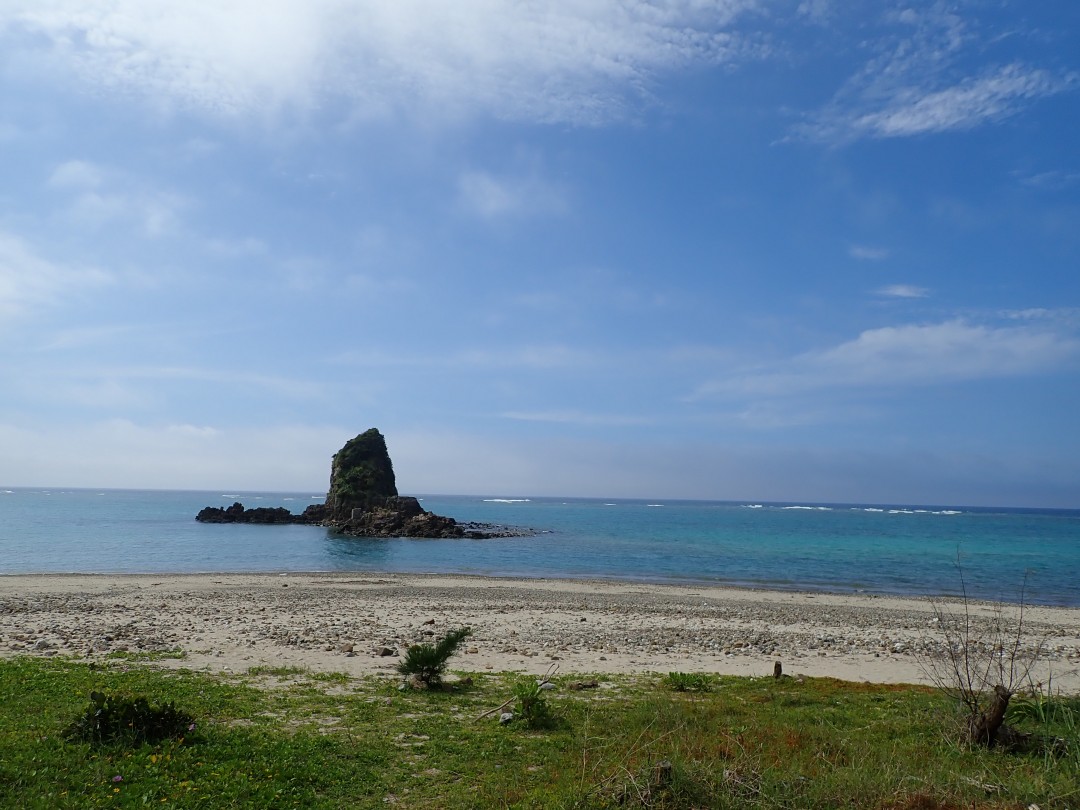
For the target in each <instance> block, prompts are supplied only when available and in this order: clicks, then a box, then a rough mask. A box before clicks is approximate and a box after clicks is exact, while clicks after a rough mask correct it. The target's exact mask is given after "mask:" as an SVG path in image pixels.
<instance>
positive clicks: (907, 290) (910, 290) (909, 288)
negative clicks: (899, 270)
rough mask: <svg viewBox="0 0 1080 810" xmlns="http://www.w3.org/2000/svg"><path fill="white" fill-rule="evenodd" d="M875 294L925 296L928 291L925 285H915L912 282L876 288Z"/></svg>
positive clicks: (899, 296) (892, 296) (910, 296)
mask: <svg viewBox="0 0 1080 810" xmlns="http://www.w3.org/2000/svg"><path fill="white" fill-rule="evenodd" d="M877 294H878V295H884V296H885V297H886V298H926V296H928V295H929V294H930V291H929V290H928V289H926V287H916V286H914V285H913V284H890V285H889V286H888V287H882V288H881V289H879V290H877Z"/></svg>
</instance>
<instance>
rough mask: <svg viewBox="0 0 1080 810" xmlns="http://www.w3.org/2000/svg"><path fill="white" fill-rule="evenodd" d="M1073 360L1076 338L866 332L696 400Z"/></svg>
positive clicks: (964, 327)
mask: <svg viewBox="0 0 1080 810" xmlns="http://www.w3.org/2000/svg"><path fill="white" fill-rule="evenodd" d="M1078 361H1080V338H1078V336H1077V335H1076V334H1075V332H1072V331H1067V330H1063V329H1053V328H1047V327H1046V326H1042V327H1039V326H984V325H975V324H970V323H967V322H966V321H963V320H953V321H946V322H944V323H940V324H929V325H907V326H887V327H883V328H880V329H870V330H867V331H865V332H863V333H862V334H860V335H859V336H858V337H857V338H855V339H854V340H851V341H848V342H846V343H841V344H840V345H838V346H834V347H833V348H830V349H826V350H823V351H817V352H809V353H806V354H803V355H800V356H798V357H794V358H792V359H791V360H789V361H787V362H784V363H781V364H778V365H777V366H775V367H773V368H768V369H762V370H759V371H756V372H752V373H749V374H742V375H734V376H732V377H730V378H727V379H723V380H717V381H714V382H711V383H708V384H706V385H704V386H702V387H700V388H699V389H698V392H697V395H696V398H709V397H732V396H734V397H739V396H787V395H791V394H797V393H800V392H805V391H811V390H819V389H828V388H853V387H855V388H858V387H892V386H911V385H933V384H948V383H951V382H957V381H961V380H974V379H993V378H1002V377H1014V376H1022V375H1029V374H1039V373H1045V372H1050V371H1054V370H1059V369H1061V368H1063V367H1069V366H1073V365H1075V364H1076V363H1077V362H1078Z"/></svg>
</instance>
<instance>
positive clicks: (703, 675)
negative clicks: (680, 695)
mask: <svg viewBox="0 0 1080 810" xmlns="http://www.w3.org/2000/svg"><path fill="white" fill-rule="evenodd" d="M715 681H716V679H715V678H714V677H713V676H712V675H710V674H708V673H707V672H669V673H668V674H667V678H666V682H667V685H668V687H670V688H671V689H674V690H675V691H676V692H708V691H709V690H710V689H712V687H713V683H715Z"/></svg>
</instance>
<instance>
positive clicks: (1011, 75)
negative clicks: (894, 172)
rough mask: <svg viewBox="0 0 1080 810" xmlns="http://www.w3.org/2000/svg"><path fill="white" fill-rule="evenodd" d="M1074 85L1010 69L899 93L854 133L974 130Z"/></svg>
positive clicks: (856, 123)
mask: <svg viewBox="0 0 1080 810" xmlns="http://www.w3.org/2000/svg"><path fill="white" fill-rule="evenodd" d="M1073 84H1075V81H1074V80H1073V79H1072V78H1068V77H1067V78H1062V77H1060V76H1053V75H1052V74H1050V73H1048V72H1046V71H1044V70H1036V69H1033V68H1029V67H1026V66H1024V65H1020V64H1012V65H1006V66H1005V67H1002V68H1000V69H998V70H997V71H995V72H994V73H991V74H989V75H986V76H982V77H979V78H975V79H970V78H969V79H965V80H964V81H962V82H960V83H959V84H957V85H955V86H953V87H947V88H945V89H942V90H937V91H934V92H926V91H924V90H921V89H912V90H907V91H904V92H899V93H897V94H896V95H895V96H894V97H893V98H892V99H890V100H889V102H888V103H887V105H886V106H885V107H884V109H881V110H876V111H874V112H869V113H866V114H864V115H860V116H858V117H856V118H854V120H852V121H850V128H851V131H852V134H854V135H860V134H866V135H870V136H873V137H879V138H895V137H902V136H906V135H919V134H922V133H924V132H946V131H948V130H956V129H972V128H974V127H976V126H978V125H979V124H982V123H985V122H988V121H996V120H999V119H1001V118H1006V117H1008V116H1010V115H1013V114H1014V113H1016V112H1019V110H1020V109H1021V108H1022V107H1023V105H1024V103H1025V102H1028V101H1031V100H1032V99H1037V98H1043V97H1045V96H1051V95H1055V94H1056V93H1060V92H1062V91H1064V90H1066V89H1069V88H1070V87H1071V86H1072V85H1073Z"/></svg>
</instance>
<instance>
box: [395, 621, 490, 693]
mask: <svg viewBox="0 0 1080 810" xmlns="http://www.w3.org/2000/svg"><path fill="white" fill-rule="evenodd" d="M471 632H472V630H471V629H470V628H468V627H462V628H460V629H459V630H451V631H450V632H449V633H447V634H446V635H445V636H444V637H443V638H442V639H440V640H439V642H438V643H437V644H416V645H414V646H412V647H409V649H408V651H407V652H406V653H405V657H404V658H402V660H401V663H399V664H398V668H397V669H398V672H400V673H401V674H402V675H405V676H406V677H410V676H411V677H415V678H416V679H417V680H419V681H420V682H421V683H423V684H424V685H425V686H428V687H432V686H438V685H439V683H441V682H442V676H443V674H444V673H445V672H446V666H447V664H448V663H449V661H450V657H451V656H452V655H453V654H454V653H455V652H457V648H458V647H459V646H460V645H461V642H463V641H464V640H465V639H466V638H467V637H468V636H469V634H470V633H471Z"/></svg>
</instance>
